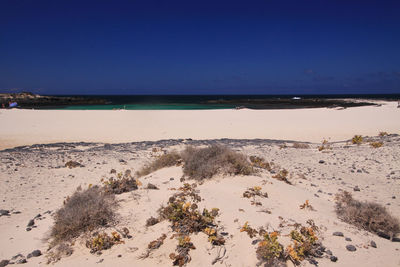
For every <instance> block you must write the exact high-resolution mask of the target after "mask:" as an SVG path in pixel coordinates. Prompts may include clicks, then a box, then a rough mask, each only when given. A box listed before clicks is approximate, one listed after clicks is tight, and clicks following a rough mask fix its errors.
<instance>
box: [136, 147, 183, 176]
mask: <svg viewBox="0 0 400 267" xmlns="http://www.w3.org/2000/svg"><path fill="white" fill-rule="evenodd" d="M180 162H181V156H180V155H179V154H178V153H176V152H170V153H167V154H164V155H162V156H160V157H158V158H157V159H156V160H155V161H153V162H152V163H150V164H148V165H146V166H144V167H143V168H142V169H140V170H139V171H137V172H136V175H137V176H139V177H141V176H145V175H148V174H149V173H152V172H155V171H157V170H159V169H162V168H165V167H171V166H176V165H178V164H179V163H180Z"/></svg>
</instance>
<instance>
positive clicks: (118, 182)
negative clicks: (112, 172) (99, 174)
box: [102, 176, 138, 195]
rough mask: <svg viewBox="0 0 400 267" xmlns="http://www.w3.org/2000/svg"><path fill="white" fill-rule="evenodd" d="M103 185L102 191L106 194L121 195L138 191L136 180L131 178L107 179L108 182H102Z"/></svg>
mask: <svg viewBox="0 0 400 267" xmlns="http://www.w3.org/2000/svg"><path fill="white" fill-rule="evenodd" d="M102 182H103V184H104V190H105V192H107V193H113V194H117V195H118V194H122V193H125V192H130V191H133V190H136V189H138V183H137V180H136V179H134V178H132V177H126V176H125V177H120V176H118V178H116V179H115V178H112V177H111V178H109V179H108V180H106V181H104V180H102Z"/></svg>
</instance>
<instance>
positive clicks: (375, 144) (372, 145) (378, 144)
mask: <svg viewBox="0 0 400 267" xmlns="http://www.w3.org/2000/svg"><path fill="white" fill-rule="evenodd" d="M369 145H370V146H371V147H373V148H379V147H381V146H383V142H371V143H369Z"/></svg>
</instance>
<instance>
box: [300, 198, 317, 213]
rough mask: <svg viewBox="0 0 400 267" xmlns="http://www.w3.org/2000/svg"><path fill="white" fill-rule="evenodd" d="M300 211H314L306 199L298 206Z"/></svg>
mask: <svg viewBox="0 0 400 267" xmlns="http://www.w3.org/2000/svg"><path fill="white" fill-rule="evenodd" d="M300 209H302V210H305V209H308V210H315V209H314V207H313V206H311V204H310V202H309V201H308V199H307V200H306V201H305V202H304V203H303V204H301V205H300Z"/></svg>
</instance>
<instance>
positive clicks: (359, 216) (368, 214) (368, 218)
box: [335, 191, 400, 236]
mask: <svg viewBox="0 0 400 267" xmlns="http://www.w3.org/2000/svg"><path fill="white" fill-rule="evenodd" d="M335 209H336V214H337V216H338V217H339V219H341V220H343V221H344V222H347V223H349V224H352V225H355V226H357V227H359V228H362V229H365V230H367V231H369V232H372V233H377V234H378V233H380V232H383V233H384V234H386V235H388V236H391V235H393V234H395V233H398V232H399V231H400V224H399V220H398V219H397V218H395V217H393V216H392V215H391V214H389V212H388V211H387V210H386V208H385V207H383V206H382V205H380V204H377V203H373V202H360V201H358V200H355V199H353V197H352V195H351V194H350V193H349V192H346V191H345V192H342V193H340V194H337V195H336V207H335Z"/></svg>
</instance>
